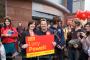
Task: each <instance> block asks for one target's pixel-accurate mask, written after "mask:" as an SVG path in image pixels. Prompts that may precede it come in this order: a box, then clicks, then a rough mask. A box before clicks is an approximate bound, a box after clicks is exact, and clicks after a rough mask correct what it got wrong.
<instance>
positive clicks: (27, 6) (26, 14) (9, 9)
mask: <svg viewBox="0 0 90 60" xmlns="http://www.w3.org/2000/svg"><path fill="white" fill-rule="evenodd" d="M6 16H9V17H10V18H11V19H12V22H13V23H14V24H13V25H14V26H17V25H18V23H19V22H22V24H23V26H25V27H26V26H27V24H28V21H30V20H32V1H31V0H26V1H24V0H7V4H6Z"/></svg>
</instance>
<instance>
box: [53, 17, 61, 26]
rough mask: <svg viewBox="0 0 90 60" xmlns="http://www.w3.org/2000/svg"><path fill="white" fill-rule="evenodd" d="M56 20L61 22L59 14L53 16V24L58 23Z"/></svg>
mask: <svg viewBox="0 0 90 60" xmlns="http://www.w3.org/2000/svg"><path fill="white" fill-rule="evenodd" d="M58 22H62V21H61V19H60V18H59V16H54V17H53V24H58Z"/></svg>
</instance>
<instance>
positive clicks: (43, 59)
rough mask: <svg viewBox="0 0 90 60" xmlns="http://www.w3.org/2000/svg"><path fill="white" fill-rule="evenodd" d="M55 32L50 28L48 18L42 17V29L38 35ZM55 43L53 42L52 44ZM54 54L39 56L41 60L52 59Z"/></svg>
mask: <svg viewBox="0 0 90 60" xmlns="http://www.w3.org/2000/svg"><path fill="white" fill-rule="evenodd" d="M50 34H53V32H52V31H51V30H49V29H48V22H47V20H46V19H44V18H42V19H41V20H40V29H39V30H38V31H37V35H40V36H42V35H50ZM52 45H53V44H52ZM52 59H53V58H52V54H49V55H44V56H39V60H52Z"/></svg>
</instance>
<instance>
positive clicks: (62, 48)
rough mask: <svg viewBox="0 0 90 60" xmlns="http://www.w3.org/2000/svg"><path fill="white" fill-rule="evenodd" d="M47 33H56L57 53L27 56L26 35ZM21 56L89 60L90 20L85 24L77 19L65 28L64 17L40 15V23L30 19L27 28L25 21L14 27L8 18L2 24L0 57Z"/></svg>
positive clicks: (39, 59)
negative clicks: (51, 17) (23, 24)
mask: <svg viewBox="0 0 90 60" xmlns="http://www.w3.org/2000/svg"><path fill="white" fill-rule="evenodd" d="M26 28H27V29H26ZM47 34H53V35H54V41H53V42H52V45H53V46H54V50H55V53H54V54H49V55H43V56H38V57H33V58H26V48H28V44H26V41H25V37H26V36H35V35H39V36H40V35H47ZM18 55H19V56H22V60H65V58H67V60H90V22H87V23H86V24H85V25H84V26H83V25H82V24H81V22H80V21H74V23H73V25H72V26H71V25H66V26H65V27H63V26H62V20H60V19H59V17H58V16H55V17H54V18H53V21H52V22H49V21H48V20H47V19H45V18H41V19H40V20H39V22H38V23H37V21H34V20H31V21H30V22H28V26H27V27H23V26H22V23H19V26H18V27H13V26H12V22H11V20H10V19H9V18H5V22H4V26H2V27H0V58H1V60H13V59H14V58H15V57H17V56H18Z"/></svg>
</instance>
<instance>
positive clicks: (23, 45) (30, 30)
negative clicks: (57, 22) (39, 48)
mask: <svg viewBox="0 0 90 60" xmlns="http://www.w3.org/2000/svg"><path fill="white" fill-rule="evenodd" d="M27 36H35V21H30V22H29V23H28V29H27V31H24V32H23V33H22V37H21V41H20V46H21V54H22V60H37V57H33V58H27V57H26V48H28V47H29V45H28V44H26V41H25V40H26V37H27Z"/></svg>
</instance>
